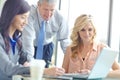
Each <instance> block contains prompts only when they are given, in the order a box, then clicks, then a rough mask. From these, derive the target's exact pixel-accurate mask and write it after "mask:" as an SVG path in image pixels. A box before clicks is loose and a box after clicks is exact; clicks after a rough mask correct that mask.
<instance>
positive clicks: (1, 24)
mask: <svg viewBox="0 0 120 80" xmlns="http://www.w3.org/2000/svg"><path fill="white" fill-rule="evenodd" d="M29 10H30V6H29V5H28V3H27V2H26V1H24V0H7V1H6V2H5V4H4V6H3V10H2V14H1V17H0V80H12V76H13V75H17V74H19V75H23V74H30V68H29V62H30V61H31V59H33V57H32V56H30V55H28V54H27V53H26V52H25V51H24V49H23V47H22V43H21V41H20V40H21V36H22V31H23V28H24V26H25V25H26V24H27V19H28V16H29ZM44 74H47V75H53V76H54V75H55V76H56V75H62V74H64V69H63V68H57V67H52V68H46V69H45V70H44Z"/></svg>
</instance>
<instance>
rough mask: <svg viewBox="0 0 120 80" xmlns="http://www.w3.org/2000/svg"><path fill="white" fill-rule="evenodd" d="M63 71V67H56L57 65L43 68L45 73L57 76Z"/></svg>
mask: <svg viewBox="0 0 120 80" xmlns="http://www.w3.org/2000/svg"><path fill="white" fill-rule="evenodd" d="M64 73H65V70H64V69H63V68H58V67H51V68H45V70H44V74H45V75H51V76H59V75H63V74H64Z"/></svg>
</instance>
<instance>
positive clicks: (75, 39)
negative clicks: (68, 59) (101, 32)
mask: <svg viewBox="0 0 120 80" xmlns="http://www.w3.org/2000/svg"><path fill="white" fill-rule="evenodd" d="M88 23H89V24H91V25H92V26H93V29H94V36H93V38H92V40H91V42H93V40H94V39H95V36H96V29H95V26H94V24H93V20H92V16H91V15H86V14H82V15H81V16H78V17H77V19H76V20H75V23H74V27H73V29H72V34H71V36H70V38H71V41H72V44H71V50H72V53H73V54H72V57H76V56H77V53H78V52H77V49H78V47H80V46H81V45H82V44H83V43H82V40H81V38H80V36H79V34H78V33H79V31H81V30H82V29H83V28H84V27H85V26H86V25H87V24H88Z"/></svg>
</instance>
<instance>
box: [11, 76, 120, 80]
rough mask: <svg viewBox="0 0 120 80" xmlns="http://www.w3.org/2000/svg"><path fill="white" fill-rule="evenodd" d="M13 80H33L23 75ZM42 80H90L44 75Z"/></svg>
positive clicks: (118, 77) (119, 79)
mask: <svg viewBox="0 0 120 80" xmlns="http://www.w3.org/2000/svg"><path fill="white" fill-rule="evenodd" d="M13 80H31V79H30V77H25V76H24V77H23V76H21V75H14V79H13ZM42 80H88V79H79V78H73V77H66V76H64V77H63V76H62V77H53V76H46V75H43V78H42ZM90 80H120V76H117V77H113V76H112V77H106V78H104V79H90Z"/></svg>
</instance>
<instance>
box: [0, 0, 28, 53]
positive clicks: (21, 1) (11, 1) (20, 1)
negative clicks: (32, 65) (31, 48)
mask: <svg viewBox="0 0 120 80" xmlns="http://www.w3.org/2000/svg"><path fill="white" fill-rule="evenodd" d="M29 10H30V6H29V4H28V3H27V2H26V1H25V0H6V2H5V4H4V6H3V9H2V13H1V17H0V33H1V34H2V36H3V38H4V40H5V45H6V51H7V53H8V51H9V46H10V44H9V35H8V28H9V27H10V24H11V22H12V20H13V18H14V17H15V16H16V15H18V14H23V13H26V12H28V11H29ZM19 33H21V32H20V31H18V30H16V31H15V33H14V36H13V38H16V37H18V34H19ZM17 43H18V45H19V46H21V43H20V41H19V40H18V41H17Z"/></svg>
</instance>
